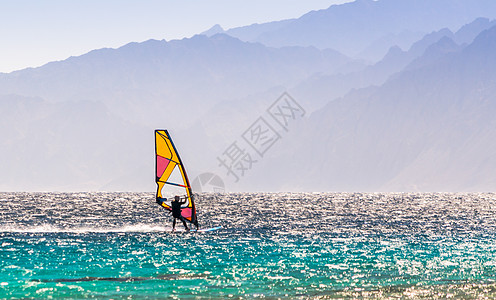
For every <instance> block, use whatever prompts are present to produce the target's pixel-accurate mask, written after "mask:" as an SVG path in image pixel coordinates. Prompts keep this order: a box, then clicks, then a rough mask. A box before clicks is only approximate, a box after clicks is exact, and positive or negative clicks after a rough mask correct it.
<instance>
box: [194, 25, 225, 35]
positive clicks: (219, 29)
mask: <svg viewBox="0 0 496 300" xmlns="http://www.w3.org/2000/svg"><path fill="white" fill-rule="evenodd" d="M224 32H225V30H224V28H222V26H220V25H219V24H215V25H214V26H212V27H211V28H210V29H209V30H207V31H204V32H202V33H200V34H201V35H206V36H208V37H210V36H212V35H216V34H218V33H224Z"/></svg>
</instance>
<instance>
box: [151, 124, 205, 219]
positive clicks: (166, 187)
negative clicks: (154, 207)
mask: <svg viewBox="0 0 496 300" xmlns="http://www.w3.org/2000/svg"><path fill="white" fill-rule="evenodd" d="M155 156H156V160H155V171H156V182H157V195H156V200H157V203H159V204H160V205H162V206H163V207H164V208H166V209H168V210H171V206H170V202H171V200H172V199H173V198H174V196H180V197H181V198H182V199H186V203H185V204H183V205H182V209H181V215H182V216H183V217H184V218H185V219H186V220H188V221H190V222H191V223H193V224H195V225H196V224H198V221H197V219H196V208H195V203H194V199H193V193H192V191H191V185H190V183H189V180H188V176H187V175H186V169H185V168H184V165H183V163H182V162H181V158H180V157H179V153H178V152H177V149H176V147H175V146H174V143H173V142H172V139H171V137H170V135H169V132H167V130H155Z"/></svg>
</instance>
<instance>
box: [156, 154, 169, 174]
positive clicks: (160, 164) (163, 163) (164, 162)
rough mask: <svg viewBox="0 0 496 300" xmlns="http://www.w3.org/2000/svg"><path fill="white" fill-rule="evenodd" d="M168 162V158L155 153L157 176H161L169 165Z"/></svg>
mask: <svg viewBox="0 0 496 300" xmlns="http://www.w3.org/2000/svg"><path fill="white" fill-rule="evenodd" d="M169 162H170V160H168V159H167V158H165V157H162V156H159V155H157V178H160V177H162V175H163V174H164V172H165V169H167V166H168V165H169Z"/></svg>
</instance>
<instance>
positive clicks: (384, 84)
mask: <svg viewBox="0 0 496 300" xmlns="http://www.w3.org/2000/svg"><path fill="white" fill-rule="evenodd" d="M443 5H444V6H445V9H441V7H442V6H443ZM366 12H368V13H366ZM372 12H373V13H372ZM482 17H488V18H482ZM494 18H496V2H494V1H484V0H480V1H479V0H478V1H462V0H453V1H448V0H442V1H413V0H402V1H397V0H395V1H392V0H380V1H368V0H361V1H355V2H353V3H348V4H343V5H334V6H331V7H330V8H329V9H327V10H322V11H318V12H311V13H308V14H306V15H304V16H302V17H301V18H299V19H294V20H285V21H278V22H274V23H269V24H258V25H251V26H247V27H243V28H236V29H232V30H228V31H225V32H224V30H222V28H219V27H215V28H213V29H212V30H210V31H209V32H207V33H206V34H203V35H197V36H194V37H192V38H187V39H182V40H174V41H156V40H150V41H146V42H143V43H130V44H128V45H125V46H123V47H121V48H118V49H100V50H94V51H92V52H90V53H88V54H85V55H82V56H79V57H71V58H69V59H67V60H64V61H59V62H52V63H49V64H47V65H45V66H42V67H39V68H32V69H25V70H20V71H16V72H12V73H8V74H0V114H1V116H2V118H1V119H0V124H1V127H0V133H1V134H2V137H3V139H2V140H0V154H1V155H2V157H3V159H2V160H1V165H0V168H1V171H0V190H7V191H10V190H102V189H104V190H125V191H134V190H139V191H153V190H154V188H155V185H154V175H153V174H154V170H153V168H154V148H153V147H154V146H153V145H154V140H153V129H155V128H166V129H169V130H170V132H171V134H173V138H174V139H175V142H176V144H177V146H178V148H179V150H180V151H181V155H182V157H183V161H185V162H186V163H187V167H188V169H189V171H190V177H191V178H195V176H196V175H199V174H201V173H203V172H212V173H215V174H218V175H219V176H220V177H222V179H223V180H224V182H225V184H226V186H227V189H228V190H267V191H279V190H303V191H329V190H333V191H343V190H346V191H379V190H380V191H491V190H493V191H494V190H495V188H496V173H495V172H493V171H492V170H494V169H495V168H496V142H495V141H496V139H495V138H496V123H495V121H494V118H493V117H492V116H493V115H494V114H495V113H496V107H495V105H496V102H495V99H494V95H496V93H495V92H496V71H495V70H496V54H495V53H496V22H495V21H493V19H494ZM364 24H370V26H365V27H367V28H366V29H365V28H364ZM338 29H339V30H338ZM393 29H394V31H391V30H393ZM324 32H326V33H327V34H326V36H325V37H324V35H323V34H324ZM337 34H340V35H341V37H340V38H339V37H337V36H336V35H337ZM305 36H306V38H305V39H303V37H305ZM389 37H395V38H389ZM371 45H372V46H371ZM374 45H375V46H374ZM374 47H375V48H374ZM329 48H331V49H329ZM332 48H333V49H332ZM372 48H374V49H385V51H384V54H385V55H383V57H382V58H380V59H377V58H376V57H373V56H377V55H378V54H377V53H379V52H381V51H382V50H381V51H378V52H375V50H374V51H372V50H370V49H372ZM334 49H337V50H334ZM366 49H369V50H370V51H369V50H367V51H369V52H367V51H365V50H366ZM338 51H339V52H338ZM364 51H365V52H364ZM366 52H367V53H368V54H367V55H362V54H363V53H366ZM373 53H375V54H373ZM357 57H365V58H367V60H369V61H374V62H373V63H367V62H366V61H363V60H361V59H356V58H357ZM283 92H288V94H289V95H290V96H291V97H292V98H294V100H296V102H297V103H298V105H299V106H300V107H301V108H302V110H304V111H305V113H304V115H303V113H302V111H299V112H298V113H299V114H298V115H297V116H296V117H295V118H294V119H291V120H290V124H289V125H288V126H287V128H286V129H284V128H282V127H281V126H279V127H278V125H277V124H276V123H274V119H271V117H270V114H269V112H268V110H270V109H269V108H270V106H271V104H272V103H274V102H275V101H276V100H277V99H278V98H279V97H280V96H281V95H282V93H283ZM301 115H303V116H301ZM260 117H262V118H263V119H264V120H266V121H268V122H270V124H271V125H272V126H273V127H274V129H275V130H276V131H277V132H278V133H277V134H278V137H279V139H278V140H277V143H274V145H273V146H272V147H270V149H268V150H267V151H266V152H265V153H263V155H257V153H256V152H253V149H251V148H250V147H249V146H247V144H246V141H245V140H244V139H243V136H245V137H246V135H245V134H246V132H247V130H248V129H249V128H251V127H250V126H252V125H253V124H254V123H255V122H257V120H259V118H260ZM234 142H236V143H237V145H240V146H243V150H245V152H250V153H251V154H252V159H253V163H252V165H251V166H250V168H249V169H247V170H245V171H244V174H239V178H238V179H239V181H238V182H236V180H235V178H234V177H233V175H232V174H228V171H227V169H226V168H225V167H223V166H222V165H221V164H220V163H219V162H220V161H219V158H222V156H223V155H224V153H225V151H226V149H228V147H230V146H232V145H233V143H234ZM255 160H256V162H255Z"/></svg>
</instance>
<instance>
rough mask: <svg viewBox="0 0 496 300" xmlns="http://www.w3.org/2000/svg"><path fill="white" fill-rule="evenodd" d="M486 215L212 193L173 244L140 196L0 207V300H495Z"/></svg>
mask: <svg viewBox="0 0 496 300" xmlns="http://www.w3.org/2000/svg"><path fill="white" fill-rule="evenodd" d="M495 203H496V194H493V193H478V194H453V193H211V194H201V195H198V196H197V201H196V206H197V211H198V220H199V224H200V228H211V227H216V226H222V228H221V229H219V230H216V231H211V232H189V233H187V232H184V231H178V232H174V233H172V232H170V228H171V225H172V218H171V216H170V215H169V214H168V212H167V211H165V210H164V209H163V208H161V207H159V206H158V205H157V204H156V203H155V199H154V194H151V193H100V192H99V193H0V299H33V298H42V299H52V298H56V299H64V298H69V299H83V298H84V299H87V298H95V299H123V298H126V299H162V298H163V299H166V298H167V299H229V298H232V299H255V298H265V299H335V298H339V299H348V298H349V299H398V298H400V299H401V298H411V299H419V298H424V299H436V298H442V299H445V298H452V297H453V298H457V299H460V298H468V299H473V298H495V297H496V206H495ZM180 227H182V224H181V223H179V225H178V228H180Z"/></svg>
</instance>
